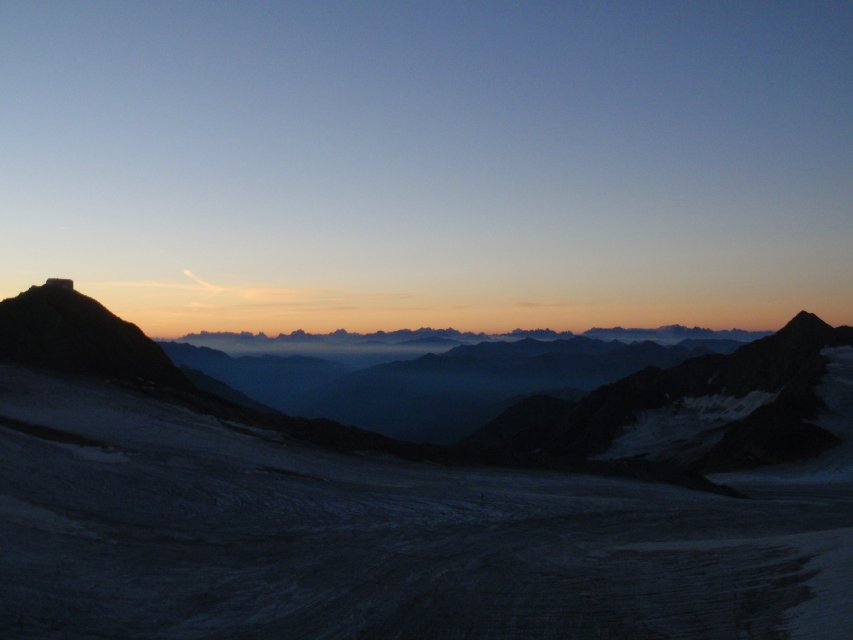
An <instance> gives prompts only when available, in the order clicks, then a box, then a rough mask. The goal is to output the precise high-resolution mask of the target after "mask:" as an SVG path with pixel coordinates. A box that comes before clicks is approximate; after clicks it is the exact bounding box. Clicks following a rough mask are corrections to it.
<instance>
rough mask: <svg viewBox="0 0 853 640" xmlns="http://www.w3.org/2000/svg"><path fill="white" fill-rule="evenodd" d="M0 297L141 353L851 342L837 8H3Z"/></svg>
mask: <svg viewBox="0 0 853 640" xmlns="http://www.w3.org/2000/svg"><path fill="white" fill-rule="evenodd" d="M0 87H2V91H0V150H2V151H0V223H2V225H0V298H6V297H10V296H14V295H16V294H17V293H18V292H20V291H23V290H26V289H27V288H28V287H29V286H31V285H32V284H40V283H41V282H43V281H44V279H46V278H48V277H68V278H73V279H74V280H75V283H76V286H77V289H78V290H80V291H82V292H83V293H85V294H87V295H90V296H92V297H94V298H97V299H98V300H99V301H101V302H102V303H103V304H105V305H106V306H107V307H108V308H110V309H111V310H112V311H114V312H115V313H117V314H118V315H120V316H122V317H123V318H125V319H127V320H130V321H132V322H134V323H136V324H138V325H139V326H140V327H141V328H142V329H143V330H144V331H145V332H146V333H147V334H148V335H151V336H155V337H176V336H179V335H182V334H184V333H187V332H191V331H199V330H210V331H219V330H238V331H239V330H247V331H253V332H254V331H264V332H266V333H268V334H272V335H276V334H278V333H279V332H285V333H287V332H290V331H292V330H295V329H299V328H302V329H305V330H307V331H316V332H320V331H330V330H334V329H337V328H345V329H348V330H351V331H373V330H378V329H385V330H390V329H398V328H402V327H413V328H414V327H420V326H434V327H447V326H453V327H456V328H458V329H463V330H476V331H502V330H509V329H512V328H515V327H524V328H534V327H550V328H552V329H558V330H564V329H569V330H574V331H582V330H585V329H587V328H589V327H592V326H613V325H622V326H659V325H662V324H672V323H682V324H687V325H691V326H692V325H700V326H707V327H712V328H731V327H735V326H736V327H741V328H748V329H775V328H778V327H779V326H781V325H783V324H784V323H785V322H786V321H787V320H788V319H790V317H792V316H793V315H794V314H795V313H797V312H798V311H799V310H800V309H807V310H809V311H812V312H814V313H817V314H818V315H820V316H821V317H822V318H824V319H825V320H826V321H828V322H830V323H832V324H853V4H851V3H850V2H824V1H820V2H790V3H789V2H772V3H771V2H724V1H720V2H665V1H663V0H661V1H654V2H637V1H631V2H497V1H493V2H446V3H445V2H439V1H430V2H406V1H404V0H398V1H395V2H323V1H316V2H250V1H241V2H215V1H205V2H191V1H181V2H177V1H175V2H156V1H151V2H135V3H133V2H88V1H78V2H62V1H59V0H57V1H50V2H40V1H35V0H34V1H33V2H22V1H17V0H16V1H12V2H9V1H6V0H0Z"/></svg>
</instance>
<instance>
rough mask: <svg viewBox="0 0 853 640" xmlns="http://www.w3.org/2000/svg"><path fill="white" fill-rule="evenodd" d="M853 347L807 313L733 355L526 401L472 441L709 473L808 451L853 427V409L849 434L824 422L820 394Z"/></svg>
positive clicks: (478, 445)
mask: <svg viewBox="0 0 853 640" xmlns="http://www.w3.org/2000/svg"><path fill="white" fill-rule="evenodd" d="M851 345H853V328H850V327H839V328H836V329H833V328H832V327H831V326H829V325H828V324H826V323H824V322H823V321H822V320H820V319H819V318H818V317H817V316H814V315H813V314H810V313H806V312H801V313H800V314H798V315H797V316H796V317H795V318H794V319H793V320H791V322H789V323H788V324H787V325H786V326H785V327H784V328H783V329H781V330H780V331H779V332H777V333H776V334H774V335H771V336H768V337H765V338H763V339H761V340H758V341H755V342H752V343H750V344H747V345H744V346H742V347H741V348H740V349H738V350H737V351H735V352H734V353H731V354H727V355H726V354H708V355H704V356H701V357H697V358H692V359H689V360H687V361H685V362H683V363H681V364H679V365H677V366H674V367H671V368H669V369H662V368H657V367H650V368H647V369H644V370H642V371H639V372H637V373H635V374H633V375H630V376H628V377H625V378H623V379H621V380H619V381H617V382H615V383H612V384H608V385H605V386H602V387H601V388H599V389H596V390H595V391H593V392H592V393H590V394H589V395H587V396H586V397H584V398H583V399H581V400H580V401H578V402H576V403H572V402H567V401H564V400H559V399H554V398H543V397H536V398H530V399H527V400H524V401H522V402H521V403H519V404H517V405H515V406H513V407H511V408H509V409H508V410H507V411H506V412H504V413H503V414H502V415H501V416H499V417H498V418H496V419H495V420H494V421H492V422H491V423H489V424H487V425H486V426H485V427H483V428H482V429H481V430H479V431H478V432H476V433H475V434H473V435H472V436H470V437H469V438H468V439H467V440H466V441H465V443H464V444H465V446H467V447H471V448H474V449H486V450H495V451H503V452H513V453H519V452H527V453H529V454H531V455H537V454H540V453H542V452H547V454H548V455H555V454H556V455H567V456H576V457H578V458H583V459H600V460H615V459H643V460H653V461H657V462H664V463H669V464H674V465H677V466H679V467H683V468H691V469H694V470H697V471H700V472H703V473H707V472H718V471H732V470H738V469H746V468H752V467H757V466H763V465H768V464H777V463H783V462H791V461H796V460H801V459H804V458H809V457H812V456H815V455H817V454H819V453H821V452H822V451H825V450H826V449H829V448H831V447H833V446H835V445H837V444H838V443H839V442H841V440H842V437H846V436H845V433H846V431H844V430H845V429H847V430H851V428H853V427H851V425H850V424H849V422H850V420H852V419H853V416H846V417H842V419H841V420H836V421H835V423H837V424H841V425H842V426H841V427H839V429H841V431H839V430H838V429H835V430H834V431H835V432H833V431H832V430H829V429H827V428H824V427H822V426H820V424H819V423H820V422H821V420H822V419H823V417H822V416H823V414H822V411H824V410H825V409H826V407H827V404H826V402H825V400H824V398H822V397H821V396H820V394H819V393H818V388H819V385H820V384H821V383H822V381H823V380H824V377H825V376H826V374H827V372H828V371H829V368H828V367H829V365H830V357H831V356H830V355H829V354H830V353H831V352H832V349H834V348H839V347H843V348H846V349H847V352H845V353H850V354H853V352H851V351H850V349H849V347H850V346H851ZM843 358H847V359H849V357H848V356H846V355H845V356H843ZM846 384H848V385H849V384H850V382H847V383H846ZM845 406H846V405H845ZM842 410H843V411H847V409H846V408H845V409H842ZM843 425H847V426H843Z"/></svg>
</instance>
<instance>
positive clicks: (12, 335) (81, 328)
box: [0, 284, 190, 387]
mask: <svg viewBox="0 0 853 640" xmlns="http://www.w3.org/2000/svg"><path fill="white" fill-rule="evenodd" d="M0 359H2V360H6V361H11V362H17V363H21V364H27V365H34V366H38V367H48V368H51V369H56V370H62V371H73V372H79V373H86V374H92V375H99V376H104V377H109V378H119V379H123V380H136V379H142V380H145V381H148V382H155V383H159V384H166V385H173V386H176V387H188V386H190V382H189V381H188V380H187V378H186V377H185V376H184V374H183V373H181V371H180V370H178V369H177V368H176V367H175V366H174V365H173V364H172V362H171V361H170V360H169V358H168V357H167V356H166V354H165V353H163V351H162V349H160V347H158V346H157V345H156V344H155V343H154V342H152V341H151V340H149V339H148V338H147V337H146V336H145V334H143V333H142V331H141V330H140V329H139V327H137V326H136V325H134V324H132V323H130V322H126V321H124V320H122V319H120V318H119V317H117V316H115V315H114V314H112V313H111V312H110V311H109V310H107V309H106V308H105V307H104V306H103V305H101V304H100V303H99V302H97V301H96V300H93V299H92V298H89V297H87V296H85V295H83V294H81V293H78V292H77V291H74V290H73V289H70V288H64V287H60V286H52V285H50V284H46V285H43V286H33V287H30V289H29V290H28V291H25V292H23V293H21V294H19V295H18V296H16V297H14V298H8V299H6V300H3V301H2V302H0Z"/></svg>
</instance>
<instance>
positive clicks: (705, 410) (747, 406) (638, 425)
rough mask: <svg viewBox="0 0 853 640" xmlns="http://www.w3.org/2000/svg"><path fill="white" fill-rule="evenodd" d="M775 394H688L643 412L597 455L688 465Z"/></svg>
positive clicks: (774, 396)
mask: <svg viewBox="0 0 853 640" xmlns="http://www.w3.org/2000/svg"><path fill="white" fill-rule="evenodd" d="M778 395H779V394H778V393H770V392H767V391H759V390H755V391H751V392H749V393H748V394H746V395H745V396H743V397H742V398H738V397H736V396H732V395H721V394H714V395H709V396H699V397H695V396H687V397H686V398H682V399H679V400H677V401H676V402H674V403H672V404H671V405H669V406H667V407H664V408H662V409H654V410H651V411H646V412H644V413H643V414H642V415H641V416H640V417H639V418H638V419H637V420H636V421H635V422H634V423H633V424H630V425H628V426H626V427H624V429H623V432H622V434H621V435H620V436H619V437H618V438H616V440H614V442H613V444H612V445H611V446H610V448H609V449H608V450H607V451H606V452H605V453H603V454H601V455H599V456H596V458H597V459H599V460H617V459H619V458H632V457H642V458H645V459H647V460H655V461H662V460H669V461H672V462H675V463H677V464H679V465H683V466H689V465H691V464H692V463H694V462H696V460H698V459H699V458H700V457H701V456H702V455H704V454H705V453H706V452H707V451H708V450H710V449H711V447H713V446H714V445H715V444H717V443H718V442H719V441H720V439H721V438H722V437H723V435H724V434H725V427H726V425H728V424H729V423H731V422H734V421H735V420H742V419H743V418H745V417H747V416H748V415H749V414H751V413H752V412H753V411H755V410H756V409H758V408H759V407H762V406H764V405H766V404H768V403H769V402H772V401H773V400H775V399H776V398H777V397H778Z"/></svg>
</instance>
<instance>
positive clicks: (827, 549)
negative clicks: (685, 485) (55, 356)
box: [0, 366, 853, 639]
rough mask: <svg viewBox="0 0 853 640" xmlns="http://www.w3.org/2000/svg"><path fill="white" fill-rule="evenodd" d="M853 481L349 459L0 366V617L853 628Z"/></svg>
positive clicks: (248, 631) (274, 633) (693, 629)
mask: <svg viewBox="0 0 853 640" xmlns="http://www.w3.org/2000/svg"><path fill="white" fill-rule="evenodd" d="M848 408H849V405H848ZM745 488H747V489H749V487H748V486H747V487H745ZM849 489H850V487H849V486H848V485H842V484H836V485H827V486H823V487H821V488H820V489H819V490H815V489H813V488H806V487H794V486H786V487H782V488H779V487H777V488H775V489H773V491H774V493H767V492H765V493H757V494H756V495H755V496H754V497H753V499H751V500H734V499H730V498H724V497H720V496H715V495H710V494H702V493H696V492H690V491H686V490H682V489H678V488H675V487H671V486H665V485H656V484H648V483H638V482H631V481H627V480H615V479H605V478H592V477H583V476H572V475H562V474H557V473H549V472H531V471H526V472H522V471H496V470H487V469H471V468H469V469H464V468H446V467H441V466H436V465H425V464H415V463H407V462H402V461H399V460H395V459H385V458H381V457H378V456H367V455H363V456H349V455H343V454H338V453H333V452H330V451H326V450H323V449H319V448H316V447H312V446H308V445H305V444H301V443H299V442H296V441H293V440H287V439H284V438H282V437H281V436H278V435H274V434H272V435H271V434H270V433H268V432H265V431H264V430H262V429H256V428H254V427H253V426H252V425H247V424H240V423H236V422H228V421H223V420H219V419H216V418H213V417H210V416H206V415H202V414H199V413H196V412H193V411H190V410H188V409H186V408H183V407H177V406H174V405H170V404H168V403H166V402H162V401H155V400H152V399H150V398H148V397H146V396H144V395H140V394H139V393H135V392H130V391H128V390H125V389H123V388H120V387H117V386H113V385H108V384H104V383H98V382H94V381H92V380H87V379H83V378H63V377H56V376H50V375H46V374H44V373H40V372H37V371H34V370H30V369H24V368H20V367H16V366H0V540H2V543H3V544H2V545H0V575H2V580H0V630H2V633H0V635H2V636H3V637H10V638H16V639H26V638H50V639H53V638H56V639H59V638H62V639H67V638H72V639H73V638H105V637H106V638H352V637H359V636H361V637H368V638H546V637H580V638H586V637H611V638H628V637H630V638H661V637H665V638H696V637H704V638H721V639H722V638H735V637H766V638H781V637H787V636H786V634H787V633H788V632H789V631H790V632H791V633H792V634H793V637H800V638H821V637H827V638H830V637H840V636H837V635H836V636H833V635H832V631H833V629H835V630H842V631H843V630H846V629H849V628H851V625H853V611H851V610H850V609H849V607H844V606H842V604H843V603H844V602H845V600H844V597H845V595H846V594H848V593H849V590H850V588H851V587H853V585H851V584H850V581H851V580H850V576H851V575H853V571H850V570H849V569H850V568H851V567H850V555H851V554H850V551H849V549H850V547H851V545H850V544H849V541H850V539H851V537H850V532H851V531H853V510H851V509H850V498H849V496H850V491H849ZM762 491H766V489H762ZM827 621H831V622H832V623H833V624H832V625H827V624H826V622H827ZM820 624H823V627H820V626H819V625H820ZM821 630H822V631H825V632H826V634H825V635H820V634H819V633H817V632H816V631H821Z"/></svg>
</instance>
